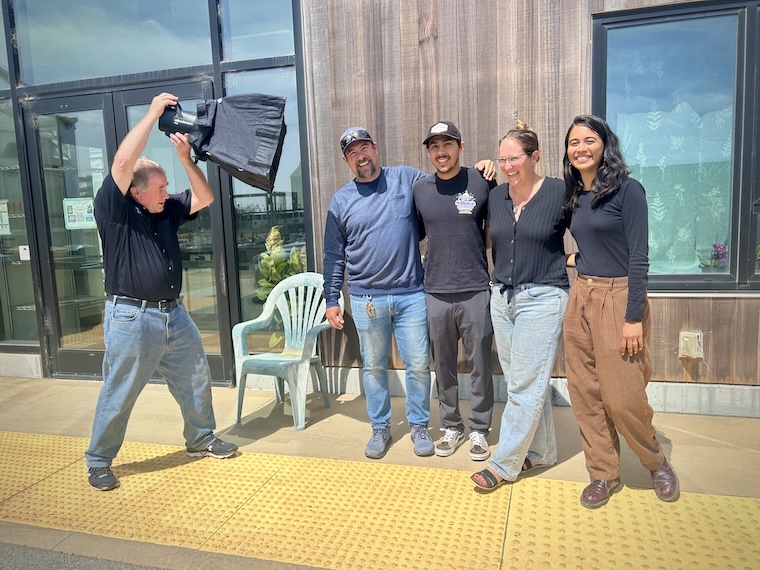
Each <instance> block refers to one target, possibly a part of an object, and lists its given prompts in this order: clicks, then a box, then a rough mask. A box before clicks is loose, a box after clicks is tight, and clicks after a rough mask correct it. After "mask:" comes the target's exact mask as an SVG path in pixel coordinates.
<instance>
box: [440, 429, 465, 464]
mask: <svg viewBox="0 0 760 570" xmlns="http://www.w3.org/2000/svg"><path fill="white" fill-rule="evenodd" d="M463 439H464V432H463V431H459V430H458V429H457V428H446V432H445V433H444V434H443V439H442V440H441V441H439V442H438V444H437V445H436V446H435V454H436V455H437V456H438V457H448V456H449V455H451V454H453V453H454V452H455V451H456V450H457V447H459V444H460V443H462V440H463Z"/></svg>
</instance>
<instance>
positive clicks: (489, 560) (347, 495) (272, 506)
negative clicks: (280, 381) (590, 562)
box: [204, 458, 509, 570]
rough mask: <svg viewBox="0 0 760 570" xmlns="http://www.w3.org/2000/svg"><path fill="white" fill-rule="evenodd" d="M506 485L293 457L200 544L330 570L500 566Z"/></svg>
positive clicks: (442, 473)
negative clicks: (481, 486)
mask: <svg viewBox="0 0 760 570" xmlns="http://www.w3.org/2000/svg"><path fill="white" fill-rule="evenodd" d="M508 506H509V489H505V490H504V492H503V493H500V494H498V495H496V494H490V495H479V494H476V493H475V492H473V486H472V484H471V483H470V482H469V480H468V478H467V477H466V476H465V475H464V474H463V473H462V472H460V471H445V470H441V469H426V468H420V467H403V466H398V465H385V464H381V463H377V464H376V463H373V464H367V463H358V462H351V461H330V460H324V459H307V458H294V459H293V461H292V462H290V463H288V464H287V465H286V466H284V467H283V469H282V470H281V471H279V472H278V473H277V474H276V475H275V476H274V477H273V478H272V480H271V481H269V482H268V483H267V485H265V486H264V487H263V488H262V489H261V491H260V492H259V493H257V494H256V495H255V496H254V497H252V498H251V501H249V502H248V503H246V505H245V506H244V507H243V508H242V509H240V511H239V512H237V513H235V515H234V516H233V517H232V519H231V520H230V522H229V524H227V525H225V528H224V529H222V531H220V532H219V533H217V534H216V535H215V536H214V537H212V538H211V540H210V541H209V542H208V544H207V545H206V546H205V547H204V548H208V549H210V550H215V551H218V552H227V553H232V554H238V555H242V556H252V557H256V558H266V559H270V560H279V561H286V562H291V563H297V564H305V565H313V566H318V567H327V568H397V569H409V570H416V569H419V568H440V569H443V568H498V565H499V559H500V557H501V549H502V540H503V536H504V527H505V524H506V519H507V509H508Z"/></svg>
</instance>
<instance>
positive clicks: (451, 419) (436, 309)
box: [425, 291, 493, 434]
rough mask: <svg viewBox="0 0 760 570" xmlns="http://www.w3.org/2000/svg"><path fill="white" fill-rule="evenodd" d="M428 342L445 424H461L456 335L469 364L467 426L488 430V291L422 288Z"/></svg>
mask: <svg viewBox="0 0 760 570" xmlns="http://www.w3.org/2000/svg"><path fill="white" fill-rule="evenodd" d="M425 300H426V301H427V311H428V328H429V331H430V345H431V347H432V350H433V359H434V361H435V375H436V382H437V384H438V401H439V411H440V414H441V424H443V427H444V428H459V429H464V422H463V420H462V416H461V415H460V413H459V383H458V381H457V360H458V359H457V357H458V352H459V339H460V338H461V339H462V345H463V346H464V357H465V361H466V362H467V366H468V368H469V369H470V370H471V372H470V378H471V384H470V406H471V412H470V418H469V424H470V429H471V430H473V431H479V432H482V433H484V434H485V433H488V429H489V428H490V427H491V416H492V414H493V379H492V378H491V345H492V342H493V327H492V326H491V313H490V309H489V303H490V300H491V293H490V291H473V292H467V293H426V294H425Z"/></svg>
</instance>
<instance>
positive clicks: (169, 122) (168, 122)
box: [158, 103, 198, 137]
mask: <svg viewBox="0 0 760 570" xmlns="http://www.w3.org/2000/svg"><path fill="white" fill-rule="evenodd" d="M197 119H198V116H197V115H196V114H195V113H190V112H188V111H185V110H183V109H182V107H180V105H179V103H177V104H176V105H170V106H168V107H167V108H166V109H164V112H163V113H162V114H161V116H160V117H159V119H158V130H159V131H163V132H164V133H165V134H166V136H167V137H168V136H169V135H170V134H171V133H189V132H191V131H192V130H193V128H194V127H195V125H196V121H197Z"/></svg>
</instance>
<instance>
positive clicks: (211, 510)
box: [0, 431, 760, 570]
mask: <svg viewBox="0 0 760 570" xmlns="http://www.w3.org/2000/svg"><path fill="white" fill-rule="evenodd" d="M0 445H2V450H3V455H2V462H1V463H0V519H2V520H6V521H10V522H17V523H24V524H31V525H36V526H41V527H45V528H56V529H64V530H71V531H77V532H83V533H90V534H96V535H100V536H112V537H117V538H125V539H131V540H137V541H142V542H150V543H158V544H171V545H177V546H184V547H187V548H193V549H199V550H206V551H214V552H222V553H226V554H236V555H239V556H248V557H253V558H260V559H267V560H275V561H281V562H289V563H294V564H304V565H312V566H316V567H323V568H335V569H340V570H343V569H347V570H348V569H352V570H353V569H368V570H369V569H373V570H374V569H378V568H389V569H390V568H393V569H397V570H403V569H408V570H424V569H435V570H440V569H457V570H459V569H478V570H480V569H483V570H488V569H512V568H515V569H517V568H519V569H524V568H531V569H532V568H547V569H555V568H560V569H564V568H566V569H603V568H616V569H617V568H630V569H652V570H659V569H663V570H672V569H681V568H684V569H686V568H698V569H702V568H705V569H711V568H714V569H716V570H723V569H746V570H750V569H751V570H756V569H757V568H760V530H758V529H760V499H748V498H738V497H723V496H715V495H697V494H692V493H683V494H682V497H681V499H680V500H679V501H678V502H676V503H673V504H666V503H662V502H660V501H658V500H657V498H656V497H655V496H654V493H653V492H652V491H651V490H638V489H629V488H625V489H623V490H622V491H621V492H620V493H618V494H616V495H615V496H614V497H613V498H612V500H611V501H610V504H609V505H607V506H606V507H602V508H601V509H598V510H595V511H590V510H588V509H584V508H583V507H581V506H580V505H579V503H578V496H579V493H580V491H581V490H582V488H583V484H581V483H573V482H566V481H554V480H549V479H536V478H526V479H523V480H520V481H519V482H517V483H516V484H514V485H512V486H507V487H502V488H500V489H498V490H497V491H496V492H495V493H490V494H483V493H478V492H475V491H474V489H473V486H472V484H471V483H470V481H469V478H468V475H469V473H466V472H462V471H452V470H442V469H430V468H421V467H408V466H398V465H389V464H385V463H382V462H372V463H368V462H353V461H333V460H326V459H310V458H303V457H288V456H275V455H264V454H249V453H243V454H240V455H239V456H237V457H235V458H233V459H227V460H223V461H217V460H212V459H192V458H189V457H187V455H186V454H185V452H184V450H183V449H182V448H178V447H174V446H165V445H148V444H135V443H127V444H125V445H124V447H123V449H122V451H121V453H120V454H119V457H118V459H117V462H116V463H115V464H114V472H115V473H116V474H117V475H118V476H119V477H120V479H121V481H122V487H121V488H120V489H117V490H115V491H111V492H107V493H103V492H96V491H94V490H92V489H90V487H89V485H88V484H87V480H86V468H85V462H84V459H83V457H82V453H83V451H84V448H85V447H86V445H87V441H86V440H83V439H77V438H66V437H57V436H44V435H35V434H23V433H12V432H1V431H0Z"/></svg>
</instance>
